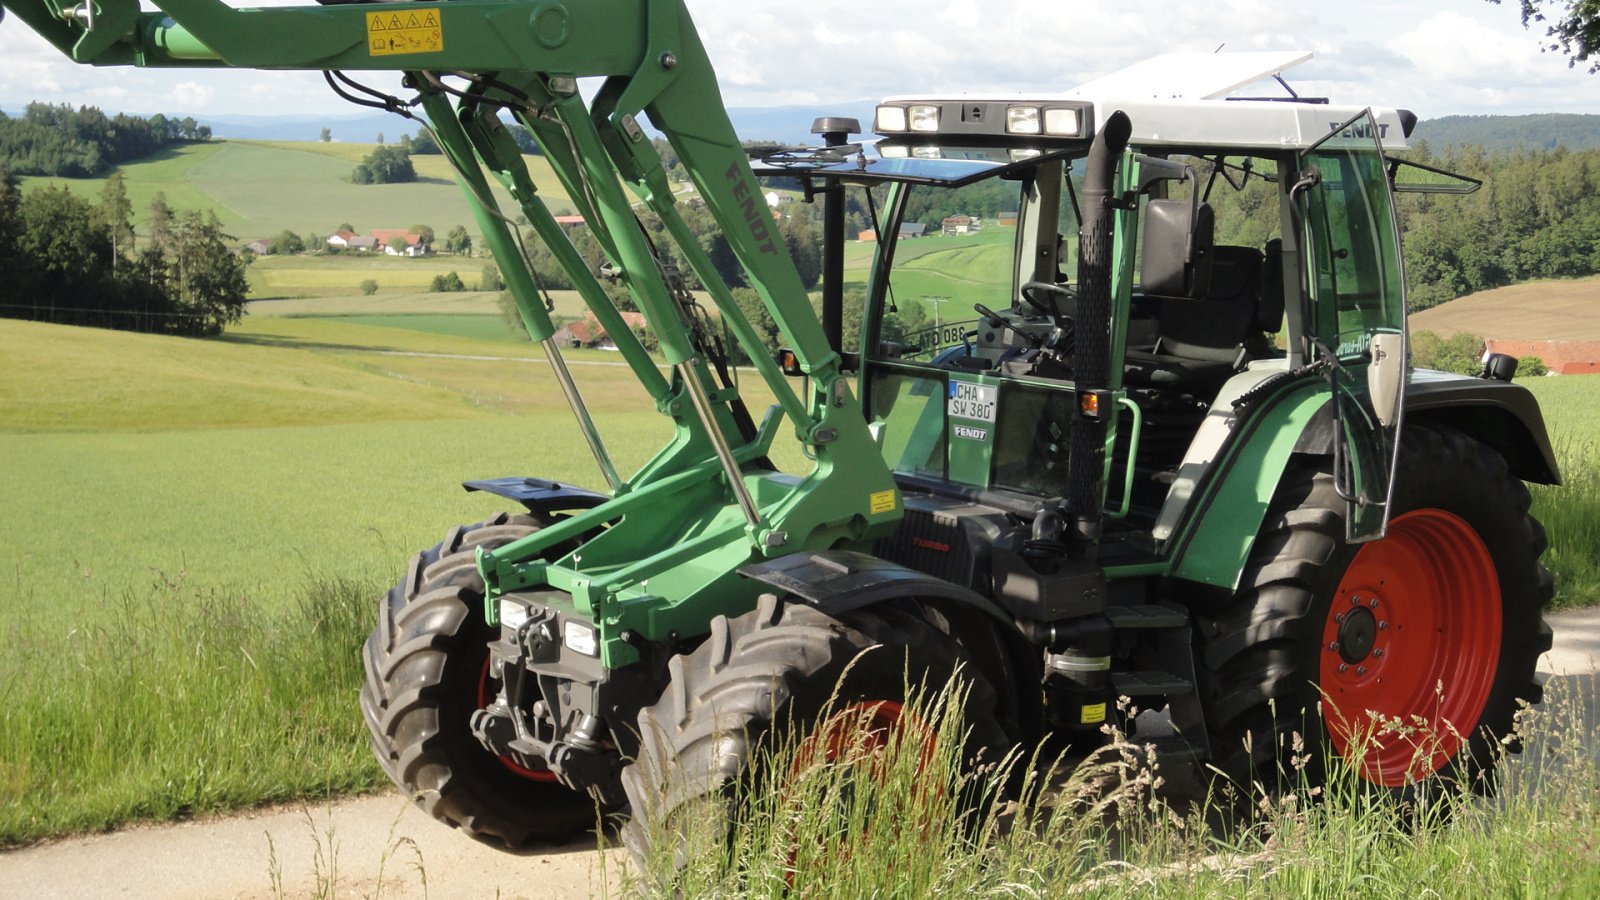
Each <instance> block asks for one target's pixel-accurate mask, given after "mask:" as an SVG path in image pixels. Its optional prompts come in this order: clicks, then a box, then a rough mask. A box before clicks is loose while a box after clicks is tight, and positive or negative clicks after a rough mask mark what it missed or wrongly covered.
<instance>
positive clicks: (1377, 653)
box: [1372, 649, 1383, 659]
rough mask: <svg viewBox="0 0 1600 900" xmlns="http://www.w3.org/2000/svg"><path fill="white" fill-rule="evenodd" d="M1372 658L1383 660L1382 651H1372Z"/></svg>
mask: <svg viewBox="0 0 1600 900" xmlns="http://www.w3.org/2000/svg"><path fill="white" fill-rule="evenodd" d="M1372 656H1373V658H1374V659H1382V658H1383V650H1382V649H1378V650H1374V651H1372Z"/></svg>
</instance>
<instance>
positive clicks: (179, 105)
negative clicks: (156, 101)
mask: <svg viewBox="0 0 1600 900" xmlns="http://www.w3.org/2000/svg"><path fill="white" fill-rule="evenodd" d="M215 93H216V91H215V90H213V89H211V88H209V87H206V86H205V85H203V84H200V83H199V82H197V81H185V82H183V83H182V84H179V85H178V86H176V87H174V88H173V89H172V92H171V93H170V94H168V95H167V96H168V97H170V98H172V105H173V108H175V109H179V110H182V111H184V112H200V111H202V110H204V109H205V108H206V104H208V103H210V102H211V97H212V95H214V94H215Z"/></svg>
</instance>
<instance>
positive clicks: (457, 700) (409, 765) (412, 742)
mask: <svg viewBox="0 0 1600 900" xmlns="http://www.w3.org/2000/svg"><path fill="white" fill-rule="evenodd" d="M541 524H542V523H541V522H539V521H538V520H537V519H534V518H532V517H530V516H527V515H512V514H509V513H502V514H500V515H498V516H495V517H494V518H491V519H488V520H486V521H483V522H479V523H476V524H473V525H462V526H456V527H454V528H451V529H450V531H449V532H448V533H447V534H446V535H445V538H444V540H443V541H441V542H440V543H439V544H438V545H437V546H435V547H432V548H430V549H428V550H424V551H423V552H421V553H419V554H417V555H416V556H414V557H412V559H411V562H410V564H409V565H408V566H407V568H406V575H405V577H404V578H402V579H401V581H400V583H399V584H397V585H395V586H394V587H393V588H391V589H390V590H389V592H388V594H387V595H386V596H385V597H384V599H383V601H381V602H380V603H379V606H378V624H377V627H376V628H375V629H374V630H373V632H372V634H371V636H369V637H368V638H367V641H366V644H365V645H364V646H363V648H362V661H363V664H364V668H365V670H366V680H365V682H364V683H363V684H362V688H361V711H362V716H363V718H364V719H365V720H366V723H367V736H368V739H369V741H370V743H371V745H372V750H373V753H374V755H375V756H376V757H377V759H378V763H379V764H380V765H381V766H382V767H383V770H384V773H385V774H387V775H388V776H389V778H390V780H392V781H393V782H394V783H395V784H396V785H398V786H399V787H400V789H401V790H402V791H404V792H405V793H406V794H407V795H408V796H410V797H411V798H412V800H413V801H414V802H415V803H416V804H417V805H418V806H419V807H421V808H422V809H423V811H425V812H427V813H428V815H430V816H432V817H433V818H435V819H437V820H439V821H440V822H443V823H445V824H446V825H449V826H451V827H454V828H459V829H461V831H463V832H465V833H466V834H467V835H469V836H471V837H472V838H474V839H476V840H478V841H482V842H483V843H486V844H489V845H490V846H493V847H496V848H498V849H501V850H506V851H510V852H524V851H527V850H530V849H532V848H534V847H537V846H539V845H544V844H551V843H559V842H563V841H566V840H570V839H571V838H573V837H575V836H576V835H579V834H581V833H583V832H585V831H591V830H593V829H594V827H595V824H596V821H597V810H596V806H595V803H594V801H593V800H591V799H590V798H589V797H587V796H585V795H584V794H581V793H578V792H576V791H573V790H570V789H568V788H566V787H564V786H562V785H560V784H556V783H553V782H537V781H531V780H528V779H525V778H522V777H521V776H519V775H516V774H515V773H513V772H511V771H510V770H509V769H506V768H505V767H504V766H503V765H502V764H501V762H500V760H498V759H497V758H496V757H495V756H494V755H493V754H491V753H490V752H489V751H487V750H485V749H484V748H483V747H482V746H481V745H480V744H479V743H478V740H477V738H476V737H474V736H473V735H472V733H471V731H470V729H469V728H468V727H467V719H468V718H470V716H471V714H472V712H473V711H474V710H475V708H476V707H475V706H473V705H472V700H471V699H470V698H471V697H472V696H473V694H472V693H471V692H470V690H469V689H473V688H475V685H476V682H477V679H478V678H479V676H480V673H481V670H482V660H483V659H484V656H483V654H484V653H486V652H487V649H486V648H487V645H488V641H489V640H491V639H492V638H493V637H494V629H491V628H489V627H488V626H487V625H485V624H483V617H482V610H483V595H484V583H483V579H482V576H480V575H479V574H478V570H477V562H476V551H477V549H478V548H479V547H484V548H491V549H492V548H494V547H499V546H503V545H505V544H507V543H510V542H511V541H514V540H516V539H518V538H521V537H526V536H527V535H530V534H532V533H533V532H535V531H537V530H538V529H539V527H540V525H541Z"/></svg>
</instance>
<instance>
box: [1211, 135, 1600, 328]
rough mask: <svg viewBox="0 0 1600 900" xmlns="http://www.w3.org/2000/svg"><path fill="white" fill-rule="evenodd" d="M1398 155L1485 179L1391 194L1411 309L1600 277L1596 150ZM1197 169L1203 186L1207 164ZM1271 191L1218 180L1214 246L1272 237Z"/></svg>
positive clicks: (1419, 149)
mask: <svg viewBox="0 0 1600 900" xmlns="http://www.w3.org/2000/svg"><path fill="white" fill-rule="evenodd" d="M1405 158H1406V159H1408V160H1411V161H1414V162H1419V163H1424V164H1427V165H1432V166H1436V167H1439V168H1442V169H1446V170H1448V171H1452V172H1457V173H1459V174H1462V175H1466V176H1469V177H1472V178H1477V179H1479V180H1481V181H1482V182H1483V186H1482V187H1481V188H1479V189H1478V190H1477V191H1476V192H1474V193H1472V194H1467V195H1464V196H1463V195H1453V194H1413V193H1406V194H1398V195H1397V196H1398V198H1399V218H1400V229H1401V239H1402V241H1403V246H1404V248H1405V254H1406V256H1405V264H1406V291H1407V295H1408V297H1409V303H1410V308H1411V309H1412V310H1413V311H1415V310H1422V309H1427V308H1429V307H1433V306H1438V305H1439V304H1441V303H1445V302H1447V301H1450V300H1454V299H1455V298H1457V297H1460V296H1463V295H1465V294H1470V293H1474V292H1477V291H1484V290H1488V289H1490V288H1496V287H1503V286H1505V285H1508V284H1515V283H1517V282H1522V281H1529V280H1533V279H1539V278H1582V277H1587V276H1591V275H1597V274H1600V149H1594V150H1569V149H1567V148H1565V147H1557V148H1555V149H1553V150H1546V149H1522V150H1516V151H1505V152H1490V151H1487V150H1485V149H1483V148H1482V147H1480V146H1476V145H1474V146H1468V147H1449V148H1446V149H1444V150H1436V149H1433V148H1430V147H1429V146H1428V144H1427V143H1426V142H1422V143H1419V144H1418V145H1417V146H1416V147H1415V148H1413V149H1412V150H1410V151H1408V152H1407V153H1406V154H1405ZM1197 168H1199V169H1200V183H1201V184H1202V185H1204V184H1206V183H1207V182H1208V181H1209V180H1210V165H1209V163H1206V162H1203V161H1201V162H1199V163H1198V164H1197ZM1232 177H1233V178H1235V179H1238V178H1239V177H1240V176H1239V174H1238V173H1237V172H1235V173H1233V175H1232ZM1277 190H1278V185H1277V184H1275V183H1272V182H1268V181H1266V180H1263V179H1260V178H1254V177H1252V178H1249V179H1248V180H1246V181H1245V183H1244V184H1243V187H1242V189H1241V190H1234V189H1232V188H1230V187H1229V186H1228V185H1227V184H1226V183H1225V182H1224V181H1223V179H1222V178H1220V177H1219V178H1218V179H1216V181H1215V182H1214V183H1213V185H1212V190H1211V192H1210V193H1209V194H1208V195H1207V198H1206V199H1207V202H1209V203H1210V204H1211V206H1212V208H1213V209H1214V210H1215V211H1216V222H1217V237H1216V240H1217V243H1219V244H1235V245H1242V246H1247V247H1260V246H1262V243H1263V242H1264V241H1265V240H1266V239H1267V238H1268V237H1271V236H1273V235H1275V234H1277V233H1278V232H1279V230H1280V229H1279V223H1278V200H1277Z"/></svg>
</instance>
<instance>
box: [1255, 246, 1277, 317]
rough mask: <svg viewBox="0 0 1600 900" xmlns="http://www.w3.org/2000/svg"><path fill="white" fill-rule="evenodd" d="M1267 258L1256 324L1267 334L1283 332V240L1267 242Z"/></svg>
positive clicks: (1262, 272) (1262, 269)
mask: <svg viewBox="0 0 1600 900" xmlns="http://www.w3.org/2000/svg"><path fill="white" fill-rule="evenodd" d="M1266 251H1267V254H1266V255H1267V258H1266V261H1265V262H1264V263H1263V264H1262V266H1261V305H1260V306H1259V307H1257V310H1256V324H1257V325H1258V326H1260V328H1261V330H1262V331H1264V332H1266V333H1267V334H1277V333H1278V332H1280V331H1282V330H1283V238H1273V239H1272V240H1270V241H1267V247H1266Z"/></svg>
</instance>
